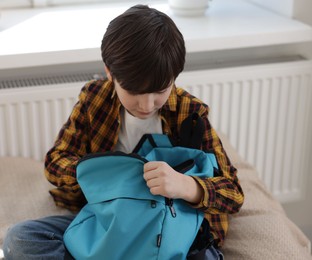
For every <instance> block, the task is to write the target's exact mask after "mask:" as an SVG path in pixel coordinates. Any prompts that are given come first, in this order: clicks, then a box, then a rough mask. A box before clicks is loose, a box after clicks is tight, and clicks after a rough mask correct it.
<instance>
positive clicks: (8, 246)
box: [3, 215, 75, 260]
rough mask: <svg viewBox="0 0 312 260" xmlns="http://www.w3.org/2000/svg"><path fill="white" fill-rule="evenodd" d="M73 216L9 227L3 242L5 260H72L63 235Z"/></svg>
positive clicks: (42, 219) (29, 221)
mask: <svg viewBox="0 0 312 260" xmlns="http://www.w3.org/2000/svg"><path fill="white" fill-rule="evenodd" d="M74 217H75V215H67V216H51V217H45V218H41V219H37V220H28V221H25V222H21V223H18V224H16V225H14V226H13V227H11V228H10V229H9V230H8V232H7V235H6V237H5V238H4V242H3V252H4V258H5V259H6V260H11V259H12V260H15V259H20V260H26V259H34V260H36V259H38V260H39V259H42V260H56V259H73V258H72V257H71V256H70V254H69V253H68V252H67V250H66V248H65V246H64V243H63V234H64V232H65V230H66V229H67V227H68V225H69V224H70V223H71V222H72V221H73V219H74Z"/></svg>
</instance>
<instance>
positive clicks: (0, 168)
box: [0, 137, 312, 260]
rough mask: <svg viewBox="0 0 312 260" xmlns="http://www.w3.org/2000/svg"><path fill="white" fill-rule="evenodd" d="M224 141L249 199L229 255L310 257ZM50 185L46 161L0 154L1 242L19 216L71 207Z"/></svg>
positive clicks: (236, 218) (235, 221)
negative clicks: (56, 198) (58, 200)
mask: <svg viewBox="0 0 312 260" xmlns="http://www.w3.org/2000/svg"><path fill="white" fill-rule="evenodd" d="M222 140H223V144H224V146H225V149H226V151H227V152H228V154H229V157H230V158H231V160H232V162H233V164H234V165H235V166H236V167H237V168H238V172H239V178H240V180H241V185H242V187H243V190H244V193H245V203H244V205H243V207H242V209H241V211H240V212H239V213H238V214H235V215H232V216H231V218H230V228H229V232H228V235H227V238H226V241H225V244H224V247H223V248H222V251H223V252H224V255H225V259H227V260H228V259H230V260H235V259H237V260H238V259H239V260H242V259H246V260H251V259H255V260H256V259H259V260H260V259H261V260H263V259H265V260H270V259H275V260H278V259H280V260H285V259H291V260H295V259H298V260H304V259H312V257H311V255H310V241H309V240H308V239H307V238H306V237H305V235H304V234H303V233H302V232H301V231H300V230H299V228H298V227H297V226H296V225H295V224H294V223H293V222H291V221H290V220H289V219H288V218H287V216H286V215H285V212H284V210H283V209H282V207H281V205H280V204H279V203H278V202H277V201H276V200H275V199H274V198H273V197H272V196H271V194H270V193H269V192H268V190H267V189H266V188H265V187H264V185H263V183H262V182H261V181H260V180H259V178H258V177H257V174H256V171H255V170H254V169H253V168H252V167H251V166H249V165H248V164H246V163H245V162H244V161H243V160H242V159H241V158H240V157H239V156H238V155H237V153H236V151H235V150H234V149H233V148H232V147H231V146H230V144H229V143H228V141H227V140H226V138H224V137H222ZM50 188H51V185H50V184H49V183H48V182H47V181H46V179H45V177H44V175H43V163H42V162H36V161H33V160H30V159H24V158H8V157H2V158H0V248H1V245H2V242H3V237H4V234H5V232H6V230H7V228H8V227H9V226H10V225H11V224H13V223H16V222H18V221H22V220H25V219H33V218H38V217H42V216H47V215H52V214H66V213H68V211H67V210H64V209H60V208H57V207H55V206H54V203H53V201H52V198H51V197H50V195H49V193H48V190H49V189H50Z"/></svg>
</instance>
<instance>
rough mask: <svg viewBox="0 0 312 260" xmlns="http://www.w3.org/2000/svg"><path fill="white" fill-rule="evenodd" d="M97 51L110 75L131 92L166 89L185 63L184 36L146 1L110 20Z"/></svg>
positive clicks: (165, 16)
mask: <svg viewBox="0 0 312 260" xmlns="http://www.w3.org/2000/svg"><path fill="white" fill-rule="evenodd" d="M101 51H102V59H103V61H104V63H105V65H106V66H107V68H108V69H109V70H110V73H111V75H112V77H113V78H114V79H116V80H117V81H118V83H119V84H120V85H121V87H122V88H123V89H125V90H127V91H129V92H130V93H132V94H143V93H152V92H159V91H162V90H164V89H166V88H167V87H169V85H170V84H171V83H173V81H174V80H175V79H176V77H177V76H178V75H179V73H180V72H181V71H182V70H183V68H184V63H185V44H184V39H183V36H182V34H181V32H180V31H179V30H178V28H177V27H176V25H175V23H174V22H173V21H172V20H171V18H170V17H169V16H167V15H166V14H164V13H162V12H160V11H158V10H156V9H153V8H149V7H148V6H146V5H136V6H133V7H131V8H129V9H128V10H127V11H125V12H124V13H123V14H121V15H119V16H118V17H116V18H115V19H113V20H112V21H111V22H110V24H109V26H108V28H107V31H106V33H105V34H104V37H103V40H102V45H101Z"/></svg>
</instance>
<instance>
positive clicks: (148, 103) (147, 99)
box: [139, 93, 154, 113]
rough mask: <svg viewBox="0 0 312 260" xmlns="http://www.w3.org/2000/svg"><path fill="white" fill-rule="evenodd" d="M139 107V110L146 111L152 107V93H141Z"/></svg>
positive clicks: (149, 110)
mask: <svg viewBox="0 0 312 260" xmlns="http://www.w3.org/2000/svg"><path fill="white" fill-rule="evenodd" d="M139 109H140V111H141V112H144V113H148V112H151V111H152V110H153V109H154V94H153V93H151V94H143V95H141V96H140V99H139Z"/></svg>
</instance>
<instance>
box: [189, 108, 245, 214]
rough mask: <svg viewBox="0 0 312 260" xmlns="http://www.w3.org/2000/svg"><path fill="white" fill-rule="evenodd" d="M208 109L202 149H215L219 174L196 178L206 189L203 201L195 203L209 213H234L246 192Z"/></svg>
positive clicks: (204, 117) (203, 115) (204, 116)
mask: <svg viewBox="0 0 312 260" xmlns="http://www.w3.org/2000/svg"><path fill="white" fill-rule="evenodd" d="M207 116H208V109H207V108H206V109H205V111H204V112H202V113H201V117H202V118H203V119H204V123H205V133H204V138H203V144H202V149H203V150H204V151H211V150H213V151H214V154H215V156H216V159H217V162H218V166H219V174H218V176H214V177H211V178H199V177H194V179H195V180H196V181H197V182H198V183H199V185H200V186H201V187H202V188H203V190H204V196H203V198H202V200H201V202H200V203H199V204H197V205H193V207H195V208H200V209H202V210H203V211H204V212H205V213H209V214H223V213H227V214H232V213H236V212H238V211H239V209H240V208H241V206H242V204H243V202H244V193H243V191H242V188H241V186H240V183H239V180H238V178H237V170H236V168H235V167H234V166H233V165H232V164H231V162H230V160H229V158H228V156H227V154H226V152H225V150H224V149H223V146H222V142H221V140H220V139H219V137H218V135H217V133H216V131H215V130H214V129H213V128H212V126H211V124H210V122H209V120H208V117H207Z"/></svg>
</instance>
